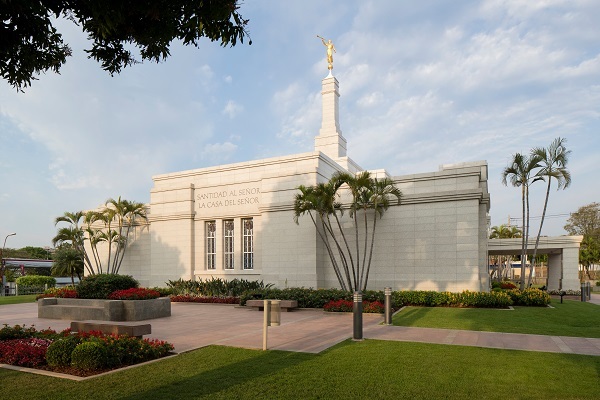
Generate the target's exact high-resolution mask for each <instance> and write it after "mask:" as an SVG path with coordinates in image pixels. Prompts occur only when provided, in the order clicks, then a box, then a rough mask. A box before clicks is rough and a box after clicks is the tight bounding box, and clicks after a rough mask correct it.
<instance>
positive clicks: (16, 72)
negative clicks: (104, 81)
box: [0, 0, 252, 90]
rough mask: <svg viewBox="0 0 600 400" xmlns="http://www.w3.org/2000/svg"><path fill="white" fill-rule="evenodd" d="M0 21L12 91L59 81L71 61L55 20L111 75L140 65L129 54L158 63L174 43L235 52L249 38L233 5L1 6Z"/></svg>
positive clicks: (189, 0) (192, 1)
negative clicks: (82, 39)
mask: <svg viewBox="0 0 600 400" xmlns="http://www.w3.org/2000/svg"><path fill="white" fill-rule="evenodd" d="M0 18H2V21H3V23H2V25H0V49H1V50H2V51H0V73H1V75H2V78H3V79H5V80H6V81H8V83H9V84H10V85H12V86H13V87H15V88H16V89H17V90H22V89H23V88H26V87H28V86H30V85H31V80H32V79H36V78H35V75H37V74H39V73H40V72H46V71H53V72H56V73H59V71H60V68H61V67H62V66H63V64H64V63H65V62H66V59H67V57H69V56H70V55H71V53H72V51H71V48H70V47H69V45H68V44H66V43H65V42H64V41H63V37H62V34H61V33H60V32H58V30H57V29H56V27H55V24H56V20H57V19H58V18H63V19H67V20H70V21H72V22H73V23H75V24H76V25H77V26H79V27H80V28H81V30H82V31H83V32H84V33H85V34H87V36H88V39H89V40H90V41H91V42H92V43H91V48H89V49H86V50H85V52H86V53H88V57H89V58H93V59H95V60H96V61H98V62H99V63H100V64H101V65H102V69H104V70H105V71H107V72H109V73H110V74H111V75H113V74H115V73H119V72H120V71H121V70H122V69H123V68H125V67H127V66H130V65H133V64H135V63H138V62H139V61H138V60H136V58H135V56H134V54H133V53H132V51H131V48H132V47H136V48H137V49H138V51H139V57H140V58H141V60H142V61H143V60H149V61H154V62H160V61H162V60H165V59H167V58H168V57H169V56H170V45H171V43H172V42H173V41H174V40H178V41H180V42H182V43H183V44H184V45H193V46H195V47H198V41H199V40H200V39H201V38H207V39H209V40H211V41H218V42H220V44H221V46H228V45H231V46H235V45H236V44H237V42H238V40H239V41H240V42H243V40H244V38H245V37H246V36H248V33H247V31H246V26H247V24H248V20H245V19H244V18H242V16H241V14H240V13H239V4H238V0H146V1H136V0H93V1H90V0H0ZM251 43H252V42H251V41H250V44H251Z"/></svg>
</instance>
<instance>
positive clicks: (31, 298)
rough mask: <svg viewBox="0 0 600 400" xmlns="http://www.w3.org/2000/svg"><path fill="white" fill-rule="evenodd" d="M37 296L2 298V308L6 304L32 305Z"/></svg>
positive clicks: (0, 300) (0, 303)
mask: <svg viewBox="0 0 600 400" xmlns="http://www.w3.org/2000/svg"><path fill="white" fill-rule="evenodd" d="M35 296H37V295H36V294H27V295H25V296H0V306H1V305H4V304H19V303H31V302H34V301H35Z"/></svg>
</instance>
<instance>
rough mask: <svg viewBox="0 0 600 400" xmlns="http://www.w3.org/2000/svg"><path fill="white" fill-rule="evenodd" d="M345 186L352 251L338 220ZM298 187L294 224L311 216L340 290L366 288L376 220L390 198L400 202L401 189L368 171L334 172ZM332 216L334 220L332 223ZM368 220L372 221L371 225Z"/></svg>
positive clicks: (388, 180)
mask: <svg viewBox="0 0 600 400" xmlns="http://www.w3.org/2000/svg"><path fill="white" fill-rule="evenodd" d="M344 189H347V190H348V191H349V192H350V195H351V201H350V204H349V205H348V206H347V208H349V217H350V218H351V219H352V222H353V227H354V235H355V249H354V250H351V248H350V244H349V242H348V238H347V237H346V234H345V231H344V229H343V227H342V224H341V222H340V218H341V217H342V215H343V213H344V207H342V204H341V203H340V202H339V201H338V199H339V197H340V190H344ZM298 190H300V193H299V194H297V195H296V197H295V201H294V220H295V221H296V223H299V217H300V216H301V215H304V214H309V215H310V218H311V220H312V222H313V224H314V225H315V227H316V230H317V232H318V234H319V237H320V238H321V240H322V241H323V243H324V245H325V248H326V249H327V253H328V255H329V258H330V260H331V263H332V266H333V269H334V272H335V274H336V277H337V279H338V281H339V283H340V287H341V288H342V289H343V290H348V289H350V290H363V291H364V290H366V288H367V283H368V280H369V273H370V270H371V262H372V258H373V248H374V243H375V231H376V228H377V219H378V217H379V218H381V217H382V216H383V214H384V213H385V211H386V210H387V209H388V208H389V206H390V205H391V204H392V200H396V201H397V204H400V200H401V197H402V193H401V192H400V190H399V189H398V188H397V187H396V186H395V184H394V182H393V181H392V180H391V179H388V178H384V179H381V180H378V179H377V178H373V177H371V175H370V173H369V172H367V171H364V172H361V173H359V174H357V175H352V174H349V173H336V174H334V175H333V176H332V178H331V179H330V180H329V181H328V182H327V183H321V184H318V185H315V186H309V187H305V186H300V187H298ZM332 219H333V220H334V222H335V223H332ZM369 220H372V223H371V224H369ZM369 225H371V227H369ZM361 237H362V239H363V240H362V241H361V240H360V239H361ZM361 247H362V259H361ZM367 254H368V256H367Z"/></svg>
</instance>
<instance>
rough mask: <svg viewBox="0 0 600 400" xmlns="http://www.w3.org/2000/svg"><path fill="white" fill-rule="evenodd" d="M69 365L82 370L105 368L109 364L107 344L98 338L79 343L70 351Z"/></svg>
mask: <svg viewBox="0 0 600 400" xmlns="http://www.w3.org/2000/svg"><path fill="white" fill-rule="evenodd" d="M71 365H72V366H73V367H75V368H79V369H82V370H84V371H95V370H99V369H103V368H107V367H108V365H109V353H108V346H107V345H106V343H104V342H103V341H100V340H89V341H85V342H81V343H79V344H78V345H77V347H75V349H74V350H73V352H72V353H71Z"/></svg>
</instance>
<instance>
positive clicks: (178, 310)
mask: <svg viewBox="0 0 600 400" xmlns="http://www.w3.org/2000/svg"><path fill="white" fill-rule="evenodd" d="M593 300H594V301H593V302H594V303H596V304H599V305H600V295H597V294H596V295H593ZM148 322H149V323H150V324H151V325H152V334H151V335H149V336H148V337H152V338H158V339H162V340H166V341H168V342H171V343H173V345H174V346H175V351H176V352H184V351H189V350H192V349H196V348H199V347H203V346H208V345H211V344H218V345H226V346H234V347H243V348H252V349H262V335H263V333H262V324H263V313H262V312H258V311H253V310H250V309H246V308H243V307H235V306H230V305H217V304H191V303H173V304H172V315H171V316H170V317H167V318H158V319H154V320H151V321H148ZM381 322H383V318H382V317H381V316H380V315H374V314H364V316H363V327H364V328H363V336H364V338H365V339H379V340H396V341H408V342H422V343H439V344H448V345H462V346H477V347H491V348H500V349H515V350H527V351H545V352H555V353H573V354H587V355H595V356H600V339H596V338H577V337H566V336H544V335H525V334H516V333H497V332H477V331H462V330H452V329H434V328H413V327H402V326H385V325H381ZM2 324H8V325H15V324H25V325H35V326H36V328H38V329H44V328H48V327H51V328H53V329H55V330H62V329H65V328H67V327H69V325H70V321H63V320H52V319H43V318H38V317H37V304H36V303H26V304H15V305H3V306H0V326H1V325H2ZM352 327H353V324H352V315H351V314H330V313H325V312H323V311H320V310H298V311H294V312H289V313H285V312H284V313H282V314H281V326H278V327H270V328H269V330H268V347H269V349H273V350H287V351H298V352H308V353H319V352H321V351H323V350H325V349H327V348H329V347H331V346H333V345H335V344H337V343H339V342H341V341H343V340H346V339H348V338H351V337H352Z"/></svg>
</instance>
